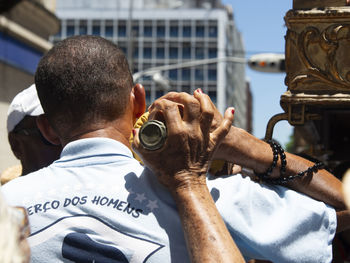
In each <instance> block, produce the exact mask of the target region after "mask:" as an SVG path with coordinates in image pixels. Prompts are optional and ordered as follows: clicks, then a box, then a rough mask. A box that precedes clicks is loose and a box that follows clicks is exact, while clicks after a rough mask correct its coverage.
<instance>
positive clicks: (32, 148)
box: [1, 84, 62, 184]
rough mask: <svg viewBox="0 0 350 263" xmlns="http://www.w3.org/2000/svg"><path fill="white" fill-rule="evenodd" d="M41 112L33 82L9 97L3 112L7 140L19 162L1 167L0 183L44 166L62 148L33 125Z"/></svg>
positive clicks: (57, 154) (53, 158) (55, 157)
mask: <svg viewBox="0 0 350 263" xmlns="http://www.w3.org/2000/svg"><path fill="white" fill-rule="evenodd" d="M43 113H44V111H43V109H42V107H41V105H40V101H39V98H38V95H37V92H36V89H35V85H34V84H33V85H31V86H30V87H29V88H27V89H25V90H23V91H21V92H20V93H18V94H17V95H16V96H15V97H14V99H13V100H12V102H11V104H10V106H9V110H8V113H7V132H8V140H9V143H10V146H11V150H12V152H13V154H14V155H15V156H16V158H17V159H18V160H20V162H21V164H20V165H16V166H11V167H9V168H7V169H6V170H4V171H3V172H2V174H1V184H5V183H7V182H8V181H9V180H12V179H14V178H16V177H18V176H21V175H26V174H28V173H31V172H34V171H36V170H39V169H41V168H43V167H46V166H48V165H50V164H51V163H52V162H53V161H55V160H57V159H58V158H59V156H60V153H61V151H62V147H61V146H60V145H53V144H52V143H50V142H48V141H47V140H46V139H45V137H44V136H42V134H41V132H40V130H39V129H38V127H37V124H36V120H37V117H38V116H39V115H41V114H43Z"/></svg>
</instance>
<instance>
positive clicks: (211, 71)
mask: <svg viewBox="0 0 350 263" xmlns="http://www.w3.org/2000/svg"><path fill="white" fill-rule="evenodd" d="M216 79H217V77H216V69H208V80H212V81H216Z"/></svg>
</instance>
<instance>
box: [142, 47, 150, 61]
mask: <svg viewBox="0 0 350 263" xmlns="http://www.w3.org/2000/svg"><path fill="white" fill-rule="evenodd" d="M143 58H148V59H150V58H152V48H151V47H144V48H143Z"/></svg>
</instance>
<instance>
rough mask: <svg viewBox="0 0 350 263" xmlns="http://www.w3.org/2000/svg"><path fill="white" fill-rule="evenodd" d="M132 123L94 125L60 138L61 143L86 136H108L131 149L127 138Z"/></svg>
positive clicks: (65, 143) (64, 143)
mask: <svg viewBox="0 0 350 263" xmlns="http://www.w3.org/2000/svg"><path fill="white" fill-rule="evenodd" d="M131 129H132V123H130V124H128V125H122V124H120V125H115V124H113V123H111V124H110V125H103V126H101V127H94V128H91V129H85V130H84V131H82V132H80V133H79V132H77V133H74V134H72V135H71V137H69V138H67V139H61V140H62V141H61V142H62V145H63V146H65V145H67V144H68V143H69V142H72V141H76V140H79V139H86V138H98V137H104V138H110V139H113V140H116V141H119V142H121V143H123V144H124V145H125V146H127V147H128V148H129V149H131V146H130V142H129V138H130V135H131Z"/></svg>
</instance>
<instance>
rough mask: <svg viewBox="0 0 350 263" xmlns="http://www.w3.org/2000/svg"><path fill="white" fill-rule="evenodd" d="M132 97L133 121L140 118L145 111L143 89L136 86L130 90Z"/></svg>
mask: <svg viewBox="0 0 350 263" xmlns="http://www.w3.org/2000/svg"><path fill="white" fill-rule="evenodd" d="M131 92H132V95H133V96H132V97H133V99H134V111H133V115H134V118H135V120H136V119H137V118H139V117H141V115H142V114H144V113H145V110H146V95H145V88H144V87H143V86H142V85H141V84H136V85H135V86H134V87H133V88H132V91H131Z"/></svg>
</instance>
